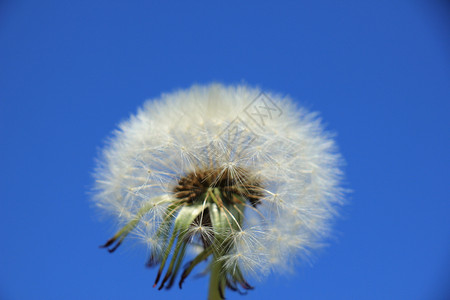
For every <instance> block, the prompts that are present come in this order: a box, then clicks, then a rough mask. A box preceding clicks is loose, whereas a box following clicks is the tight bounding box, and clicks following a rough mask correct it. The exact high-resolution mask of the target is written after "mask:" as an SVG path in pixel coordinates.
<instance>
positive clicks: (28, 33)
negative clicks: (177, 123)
mask: <svg viewBox="0 0 450 300" xmlns="http://www.w3.org/2000/svg"><path fill="white" fill-rule="evenodd" d="M130 2H132V3H126V2H125V1H114V0H113V1H66V0H61V1H25V0H24V1H3V2H2V3H1V4H0V141H1V143H0V154H1V155H0V166H1V171H0V177H1V178H0V179H1V180H0V188H1V197H0V216H1V217H0V238H1V242H0V266H1V267H0V298H1V299H8V300H9V299H134V300H137V299H171V298H175V297H180V296H182V297H183V299H205V297H206V296H205V295H206V289H207V281H206V279H198V280H194V279H192V278H191V279H190V280H189V279H188V280H187V282H186V284H185V285H184V288H183V290H182V291H179V290H178V289H176V288H174V289H173V290H171V291H157V290H155V289H152V287H151V286H152V282H153V280H154V276H155V271H154V270H149V269H146V268H145V267H144V262H145V254H146V251H145V249H142V248H140V247H137V246H129V245H128V247H127V246H125V247H121V249H119V251H117V252H116V253H115V254H114V255H110V254H108V253H106V252H105V251H101V250H99V249H98V245H100V244H101V243H103V242H105V240H106V239H107V238H108V237H110V235H111V233H113V231H114V226H113V225H114V223H113V222H112V221H111V220H104V221H100V220H98V216H97V214H96V213H95V210H93V209H92V207H91V205H90V201H89V195H88V191H89V189H90V187H91V186H92V182H93V179H92V176H91V173H92V171H93V168H94V166H95V163H94V158H95V157H96V155H97V153H98V149H99V148H100V147H101V146H102V145H103V141H104V139H105V138H106V137H107V136H108V135H109V134H110V132H111V131H112V130H113V129H114V128H115V126H116V125H117V124H118V123H119V122H120V121H121V120H124V119H126V118H127V117H128V116H129V115H130V114H131V113H133V112H135V111H136V109H137V107H138V106H139V105H141V104H142V103H143V102H144V101H145V100H146V99H148V98H152V97H157V96H158V95H160V93H162V92H168V91H172V90H174V89H177V88H186V87H189V86H190V85H191V84H193V83H210V82H213V81H218V82H223V83H225V84H234V83H241V82H245V83H248V84H250V85H257V86H260V87H261V88H262V89H264V90H268V91H276V92H280V93H284V94H288V95H290V96H291V97H292V98H294V99H296V100H298V101H299V103H301V104H303V105H304V106H306V107H308V108H309V109H311V110H317V111H320V112H321V114H322V117H323V119H324V121H325V122H326V124H327V128H329V129H331V130H333V131H335V132H337V133H338V136H337V141H338V144H339V147H340V149H341V152H342V154H343V156H344V157H345V159H346V162H347V166H346V167H345V172H346V187H347V188H351V189H352V190H353V193H352V194H350V195H349V196H348V203H347V205H346V206H345V207H343V208H342V210H341V217H340V218H339V219H338V220H337V222H336V224H335V227H334V228H335V230H334V234H333V236H332V238H330V240H328V243H329V246H328V247H327V248H325V249H322V250H320V251H318V252H317V253H316V254H315V255H314V259H313V263H312V265H309V264H308V263H299V265H298V266H297V267H296V273H295V274H291V275H284V276H277V275H273V276H270V277H269V278H268V279H267V280H265V281H263V282H253V284H254V285H255V286H256V289H255V290H254V291H252V292H251V293H249V294H248V295H247V296H239V295H237V294H232V293H228V299H273V298H279V299H294V298H297V299H445V297H446V296H448V295H449V294H450V289H449V285H450V282H449V279H448V278H449V275H450V255H449V253H450V218H449V213H450V201H449V197H448V192H449V189H448V184H449V168H450V165H449V155H448V150H449V146H450V143H449V133H450V130H449V129H450V122H449V111H450V54H449V53H450V41H449V39H448V37H449V36H450V26H449V25H450V24H449V23H450V21H449V14H450V6H449V5H448V4H446V2H445V1H402V0H399V1H392V0H389V1H387V0H380V1H354V0H347V1H295V2H294V1H284V2H283V1H277V2H276V3H275V2H264V1H245V2H243V1H227V3H226V4H225V2H224V1H222V2H218V1H197V2H195V3H187V1H183V2H182V1H178V2H170V1H167V2H166V1H164V2H163V1H160V2H159V3H156V2H154V3H151V2H150V1H130ZM241 2H242V3H241Z"/></svg>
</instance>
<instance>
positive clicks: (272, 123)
mask: <svg viewBox="0 0 450 300" xmlns="http://www.w3.org/2000/svg"><path fill="white" fill-rule="evenodd" d="M259 95H261V92H260V91H259V90H258V89H253V88H249V87H246V86H235V87H233V86H232V87H225V86H222V85H219V84H212V85H209V86H194V87H192V88H190V89H188V90H182V91H178V92H175V93H172V94H165V95H163V96H162V97H161V98H160V99H156V100H152V101H148V102H147V103H145V105H144V106H143V108H142V109H140V110H139V111H138V113H137V114H136V115H135V116H132V117H131V118H130V119H129V120H128V121H125V122H123V123H122V124H121V125H120V126H119V129H118V130H117V131H115V133H114V136H113V138H112V139H111V140H110V142H109V145H108V146H107V147H105V149H104V151H103V156H102V158H101V159H100V162H99V165H98V168H97V170H96V191H97V193H96V196H95V198H94V201H95V203H96V204H97V205H98V206H99V207H100V208H101V209H102V210H104V211H107V212H109V213H111V214H112V215H114V216H115V217H116V218H117V219H118V222H119V224H122V225H123V226H122V227H121V228H120V229H119V231H118V232H117V233H116V234H115V235H114V236H113V237H112V238H111V239H109V240H108V241H107V242H106V243H105V244H104V245H103V246H102V247H104V248H107V249H108V250H109V251H110V252H114V251H115V250H116V249H117V248H118V247H119V246H120V245H121V244H122V243H123V242H124V241H125V239H126V237H127V236H129V235H130V234H134V235H136V236H137V237H138V238H140V239H141V240H142V241H143V242H145V243H146V244H147V245H148V248H149V258H148V263H147V265H148V266H154V267H158V271H157V275H156V279H155V281H154V287H158V289H162V288H170V287H171V286H172V285H173V284H174V282H175V281H176V280H178V285H179V287H180V288H181V287H182V284H183V283H184V281H185V280H186V278H187V277H188V276H189V275H190V274H191V273H192V272H193V271H194V269H195V268H196V267H197V266H198V265H199V264H200V263H202V262H204V261H207V262H208V263H209V269H208V270H209V273H210V278H211V279H210V291H209V299H221V298H224V295H225V288H229V289H230V290H232V291H237V292H240V293H245V292H246V291H247V290H251V289H252V288H253V287H252V286H251V285H250V284H249V283H248V281H247V278H248V277H249V276H251V277H257V276H256V275H258V276H261V275H264V274H267V273H268V272H269V271H274V270H277V269H283V268H286V267H287V266H289V265H292V262H293V261H295V260H296V259H297V258H298V257H303V256H305V255H306V254H308V253H309V251H310V250H311V249H313V248H315V247H316V246H317V245H319V244H320V241H321V239H323V237H324V236H325V235H326V233H327V232H328V227H329V220H330V219H331V218H332V217H333V216H334V215H335V208H336V206H337V205H338V204H339V199H340V198H341V194H342V189H341V188H340V187H339V183H340V176H341V172H340V169H339V165H340V160H341V158H340V156H339V154H338V153H337V152H336V148H335V145H334V141H333V140H332V139H331V137H330V135H329V134H328V133H326V132H324V131H323V129H322V126H321V124H320V121H319V120H318V118H317V114H314V113H309V112H307V111H305V110H304V109H302V108H298V107H296V106H295V105H294V103H292V101H291V100H289V99H287V98H281V97H278V96H276V95H271V94H263V95H264V99H260V98H258V96H259ZM258 101H260V102H261V103H259V102H258ZM271 104H273V105H274V107H270V105H271ZM252 105H253V106H254V109H250V108H251V106H252ZM249 107H250V108H249ZM258 122H259V123H258ZM189 248H195V249H197V250H198V249H200V250H199V251H196V252H195V257H193V259H192V260H191V261H189V262H187V263H186V262H184V260H185V257H186V256H187V253H189V252H187V250H188V249H189Z"/></svg>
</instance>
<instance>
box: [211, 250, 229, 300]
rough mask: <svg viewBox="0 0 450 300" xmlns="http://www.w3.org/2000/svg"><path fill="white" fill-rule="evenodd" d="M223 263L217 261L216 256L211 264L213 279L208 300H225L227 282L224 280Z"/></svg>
mask: <svg viewBox="0 0 450 300" xmlns="http://www.w3.org/2000/svg"><path fill="white" fill-rule="evenodd" d="M222 267H223V263H221V262H219V261H217V260H216V256H214V259H213V261H212V262H211V277H210V278H209V295H208V300H223V299H225V281H224V278H222Z"/></svg>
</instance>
